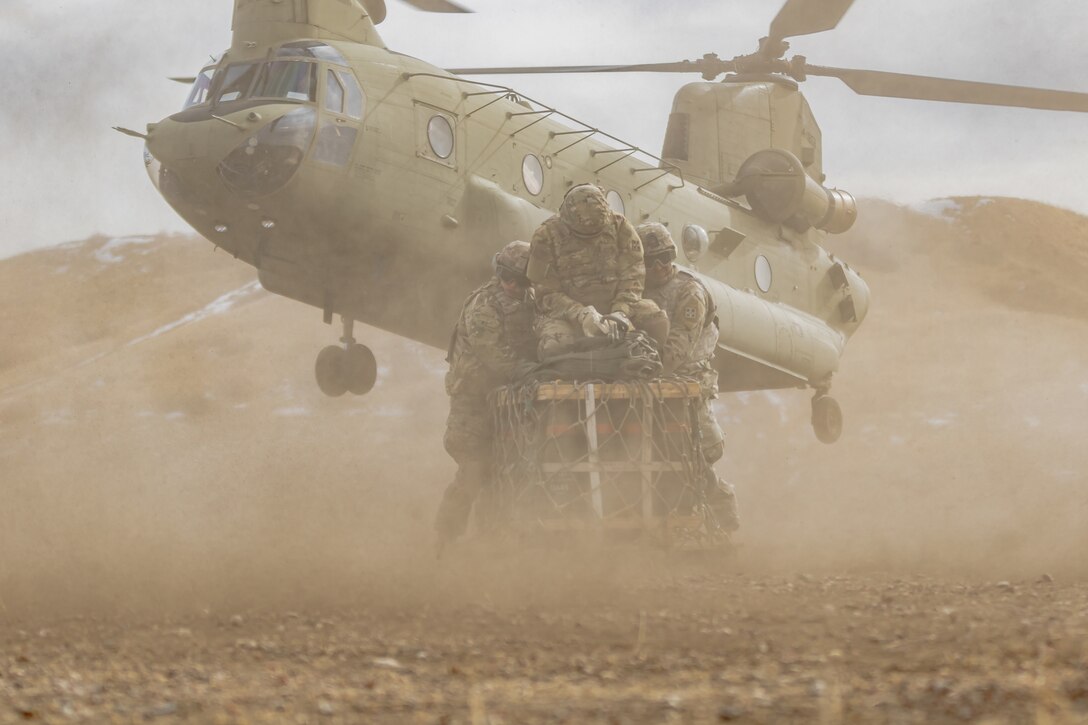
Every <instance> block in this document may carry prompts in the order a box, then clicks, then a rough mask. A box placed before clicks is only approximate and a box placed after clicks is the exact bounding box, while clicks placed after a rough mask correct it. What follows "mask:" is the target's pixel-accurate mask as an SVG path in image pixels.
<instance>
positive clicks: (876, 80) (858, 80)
mask: <svg viewBox="0 0 1088 725" xmlns="http://www.w3.org/2000/svg"><path fill="white" fill-rule="evenodd" d="M805 72H806V73H807V74H808V75H810V76H828V77H831V78H838V79H840V80H841V81H842V82H843V83H845V84H846V85H848V86H849V87H850V88H851V89H852V90H853V91H854V92H855V93H859V94H861V95H863V96H884V97H886V98H913V99H916V100H919V101H946V102H949V103H977V104H982V105H987V106H1011V107H1014V108H1038V109H1042V110H1047V111H1078V112H1080V113H1088V93H1078V92H1076V91H1056V90H1048V89H1046V88H1029V87H1026V86H1006V85H1000V84H997V83H978V82H976V81H958V80H953V79H951V78H933V77H930V76H912V75H905V74H902V73H885V72H883V71H875V70H854V69H851V68H827V67H823V66H815V65H810V66H806V68H805Z"/></svg>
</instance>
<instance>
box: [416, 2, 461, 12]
mask: <svg viewBox="0 0 1088 725" xmlns="http://www.w3.org/2000/svg"><path fill="white" fill-rule="evenodd" d="M404 2H406V3H408V4H409V5H411V6H412V7H416V8H419V9H420V10H423V11H424V12H428V13H471V12H472V11H471V10H469V9H468V8H466V7H464V6H462V5H458V4H457V3H453V2H449V0H404Z"/></svg>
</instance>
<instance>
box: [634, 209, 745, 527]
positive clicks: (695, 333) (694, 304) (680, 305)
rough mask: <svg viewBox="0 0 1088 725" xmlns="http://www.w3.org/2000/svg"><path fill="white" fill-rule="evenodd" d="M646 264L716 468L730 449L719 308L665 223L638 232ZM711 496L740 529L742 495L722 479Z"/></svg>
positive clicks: (667, 354)
mask: <svg viewBox="0 0 1088 725" xmlns="http://www.w3.org/2000/svg"><path fill="white" fill-rule="evenodd" d="M636 231H637V232H638V236H639V238H640V239H641V240H642V248H643V253H644V256H645V262H646V290H645V292H644V294H645V296H646V298H647V299H651V300H653V301H654V302H656V303H657V305H658V307H660V308H661V309H662V310H664V311H665V314H666V315H668V317H669V336H668V339H667V340H666V341H665V345H664V346H663V349H662V354H661V360H662V362H663V363H664V366H665V370H664V374H665V375H678V376H680V377H685V378H691V379H693V380H695V381H696V382H698V383H699V385H700V386H701V387H702V389H703V405H701V406H699V416H698V418H699V419H698V425H699V438H700V441H701V443H702V449H703V457H704V458H705V459H706V461H707V463H708V464H711V465H713V464H714V463H715V462H716V461H718V460H719V459H720V458H721V457H722V454H723V453H724V451H725V435H724V434H723V433H722V429H721V426H719V425H718V421H717V419H715V417H714V410H713V408H712V407H711V401H712V400H713V399H714V398H716V397H717V395H718V372H717V371H716V370H715V369H714V366H713V365H711V362H710V360H711V358H713V357H714V350H715V348H716V346H717V344H718V317H717V313H718V309H717V305H715V304H714V298H713V297H712V296H711V295H710V292H708V291H707V289H706V287H704V286H703V284H702V283H701V282H700V281H699V280H698V279H697V278H696V277H695V276H694V275H693V274H691V273H690V272H687V271H686V270H682V269H680V268H678V267H677V266H676V265H675V264H674V263H673V261H674V260H675V259H676V243H675V242H674V241H673V239H672V235H671V234H669V230H668V229H666V228H665V226H664V225H663V224H658V223H657V222H648V223H646V224H640V225H639V226H638V228H637V230H636ZM716 482H717V485H716V487H715V490H713V491H712V492H711V493H712V495H711V501H710V503H711V506H712V508H713V509H714V513H715V515H716V516H717V518H718V523H719V524H720V525H721V527H722V528H723V529H725V530H726V531H734V530H736V529H737V528H738V527H739V525H740V522H739V520H738V518H737V505H736V495H735V493H734V491H733V487H732V486H730V485H729V484H728V483H726V482H725V481H724V480H722V479H720V478H716Z"/></svg>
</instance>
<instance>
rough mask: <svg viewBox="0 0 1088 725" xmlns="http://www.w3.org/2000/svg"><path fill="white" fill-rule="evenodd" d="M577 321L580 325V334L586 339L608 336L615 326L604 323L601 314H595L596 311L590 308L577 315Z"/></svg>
mask: <svg viewBox="0 0 1088 725" xmlns="http://www.w3.org/2000/svg"><path fill="white" fill-rule="evenodd" d="M578 319H579V321H580V322H581V323H582V333H583V334H584V335H585V336H586V337H601V336H602V335H609V334H611V333H612V328H613V327H614V326H615V323H614V322H609V321H606V320H605V318H604V317H602V316H601V313H600V312H597V309H596V308H595V307H592V306H590V307H585V308H583V309H582V311H581V312H580V313H579V314H578Z"/></svg>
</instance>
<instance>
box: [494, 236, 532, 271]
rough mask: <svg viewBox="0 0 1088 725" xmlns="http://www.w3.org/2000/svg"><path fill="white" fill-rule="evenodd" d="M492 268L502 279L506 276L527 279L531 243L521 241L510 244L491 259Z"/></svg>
mask: <svg viewBox="0 0 1088 725" xmlns="http://www.w3.org/2000/svg"><path fill="white" fill-rule="evenodd" d="M491 266H492V268H494V270H495V274H496V275H498V276H499V277H500V278H501V277H503V276H504V274H505V275H509V276H512V277H525V273H526V270H528V269H529V243H528V242H523V241H520V240H516V241H513V242H510V243H509V244H507V245H506V246H505V247H503V248H502V249H500V250H499V251H498V252H497V253H496V254H495V256H494V257H493V258H492V259H491Z"/></svg>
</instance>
